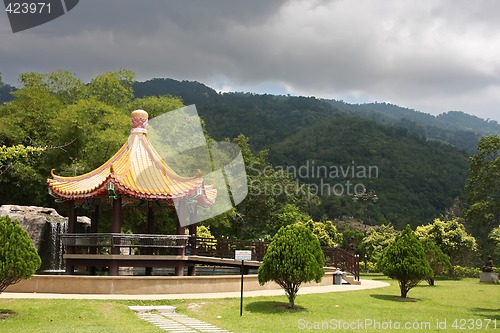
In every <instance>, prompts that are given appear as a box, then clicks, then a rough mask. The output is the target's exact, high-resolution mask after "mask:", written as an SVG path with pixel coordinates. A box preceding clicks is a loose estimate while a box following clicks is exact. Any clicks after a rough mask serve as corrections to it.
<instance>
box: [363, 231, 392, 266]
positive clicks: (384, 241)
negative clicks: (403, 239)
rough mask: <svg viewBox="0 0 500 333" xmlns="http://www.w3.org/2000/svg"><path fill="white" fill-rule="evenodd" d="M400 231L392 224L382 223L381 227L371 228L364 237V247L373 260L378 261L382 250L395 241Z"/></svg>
mask: <svg viewBox="0 0 500 333" xmlns="http://www.w3.org/2000/svg"><path fill="white" fill-rule="evenodd" d="M397 235H398V232H397V231H396V230H395V229H394V226H393V225H392V224H382V225H381V226H380V227H379V228H377V229H376V228H369V229H368V232H367V234H366V236H365V237H364V238H363V247H364V249H365V251H366V255H367V256H368V258H369V259H370V261H371V262H374V263H377V262H378V261H379V260H380V256H381V254H382V252H383V251H384V250H385V248H386V247H387V246H389V244H391V243H392V242H394V240H395V239H396V236H397Z"/></svg>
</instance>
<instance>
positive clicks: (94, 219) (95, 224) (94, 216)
mask: <svg viewBox="0 0 500 333" xmlns="http://www.w3.org/2000/svg"><path fill="white" fill-rule="evenodd" d="M99 206H100V202H99V201H96V202H95V204H94V209H93V210H92V213H91V215H90V232H91V233H93V234H96V233H97V232H98V230H99ZM89 253H90V254H97V247H95V246H92V247H90V250H89ZM89 273H90V275H96V267H95V266H91V267H89Z"/></svg>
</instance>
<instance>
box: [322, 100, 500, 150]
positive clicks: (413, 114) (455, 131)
mask: <svg viewBox="0 0 500 333" xmlns="http://www.w3.org/2000/svg"><path fill="white" fill-rule="evenodd" d="M328 102H329V103H330V104H331V105H333V106H334V107H336V108H338V109H340V110H344V111H348V112H351V113H352V114H354V115H356V116H360V117H363V118H367V119H371V120H374V121H376V122H378V123H382V124H389V125H394V126H398V127H403V128H407V129H408V130H410V131H412V132H414V133H416V134H418V135H421V136H424V137H426V138H427V139H428V140H435V141H440V142H443V143H447V144H450V145H452V146H454V147H456V148H457V149H461V150H465V151H467V152H468V153H469V154H471V153H474V152H475V150H476V146H477V143H478V142H479V139H480V138H481V137H482V136H487V135H492V134H500V124H499V123H498V122H497V121H494V120H484V119H481V118H479V117H476V116H473V115H469V114H466V113H464V112H461V111H449V112H445V113H442V114H440V115H438V116H433V115H431V114H428V113H424V112H419V111H415V110H412V109H408V108H403V107H400V106H397V105H393V104H388V103H367V104H348V103H345V102H342V101H336V100H328Z"/></svg>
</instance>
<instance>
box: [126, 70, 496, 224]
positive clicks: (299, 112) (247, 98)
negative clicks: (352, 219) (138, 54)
mask: <svg viewBox="0 0 500 333" xmlns="http://www.w3.org/2000/svg"><path fill="white" fill-rule="evenodd" d="M134 90H135V93H136V95H137V97H142V96H147V95H162V94H172V95H176V96H180V97H181V98H182V99H183V101H184V103H185V104H192V103H195V104H196V105H197V108H198V111H199V113H200V115H201V116H202V118H203V119H204V121H205V123H206V127H207V130H208V132H209V133H210V135H212V136H213V137H215V138H216V139H218V140H221V139H224V138H234V137H236V136H237V135H238V134H240V133H243V134H245V135H246V136H248V137H249V138H250V143H251V146H252V147H253V148H254V150H261V149H270V153H269V159H270V161H271V162H272V164H273V165H274V166H275V167H281V168H283V169H289V170H290V172H291V173H292V174H293V172H295V171H294V170H298V168H300V167H302V170H305V169H307V165H309V166H311V165H312V164H314V165H315V167H316V168H317V169H321V170H324V169H325V168H326V169H327V170H330V169H329V168H333V169H335V168H337V169H340V168H341V167H343V168H344V171H345V169H346V168H348V167H349V166H352V167H353V168H354V167H356V168H357V167H369V166H372V167H376V168H378V175H377V177H366V178H364V179H361V181H359V182H358V180H359V179H350V178H353V177H350V178H349V177H339V178H333V179H331V178H332V177H330V176H331V175H328V176H326V177H325V176H321V177H319V178H318V177H316V178H314V177H312V179H305V178H304V177H301V175H299V174H297V176H298V178H301V179H300V180H301V181H302V182H304V183H306V184H318V185H321V184H322V183H321V181H323V184H324V183H328V184H330V185H332V186H333V185H335V184H338V183H340V184H344V187H345V186H346V184H345V183H346V182H347V181H353V182H354V181H356V183H362V184H363V185H364V186H365V187H366V188H367V189H369V190H375V191H376V192H377V194H378V196H379V197H380V201H379V202H378V203H377V204H376V205H374V206H373V207H370V209H367V212H362V211H360V207H359V205H355V204H353V202H352V192H351V193H347V188H344V189H345V191H344V193H343V194H344V195H343V196H338V195H329V194H326V195H324V196H323V198H322V207H321V210H320V211H315V212H314V213H313V215H314V217H315V218H318V219H319V218H321V215H323V214H326V215H327V216H328V217H329V218H334V217H339V216H361V215H369V216H367V217H368V219H369V220H370V221H371V223H383V222H388V221H389V222H392V223H394V224H395V225H398V226H404V225H405V224H406V223H410V224H412V225H418V224H421V223H428V222H430V221H431V220H432V218H433V217H436V216H438V215H439V214H441V213H443V212H444V210H445V209H446V208H447V207H449V206H451V204H452V202H453V200H454V198H456V197H463V195H464V190H463V188H464V185H465V179H466V175H467V170H468V164H467V154H470V153H471V150H473V149H475V148H474V147H475V146H476V144H477V140H478V139H479V137H480V135H479V134H478V133H476V132H474V131H473V130H466V129H464V128H463V126H462V125H463V124H462V123H461V122H455V125H453V123H452V122H450V123H449V126H448V128H447V129H444V127H443V126H444V125H443V120H441V119H438V118H436V117H434V116H431V115H428V114H425V113H422V112H416V111H414V110H410V109H405V108H401V107H398V106H394V105H382V104H381V105H378V104H370V105H368V104H367V105H352V104H346V103H343V102H339V103H332V101H326V100H320V99H316V98H314V97H292V96H274V95H257V94H249V93H224V94H218V93H217V92H215V91H214V90H213V89H211V88H209V87H206V86H204V85H202V84H200V83H198V82H189V81H182V82H179V81H175V80H171V79H154V80H151V81H147V82H144V83H140V82H136V83H135V84H134ZM384 110H386V111H384ZM384 112H385V113H384ZM398 112H400V113H401V114H398ZM442 117H446V115H443V116H442ZM370 118H373V119H370ZM383 123H385V124H383ZM476 125H477V124H476ZM492 125H494V124H492ZM454 126H455V127H454ZM435 132H436V133H440V136H434V137H433V136H432V135H430V134H433V133H435ZM428 134H429V135H428ZM458 140H462V141H464V143H463V144H458V143H457V142H458ZM464 151H468V153H465V152H464ZM307 163H309V164H307ZM294 168H295V169H294ZM356 170H357V169H356ZM294 175H295V174H294ZM351 176H352V175H351ZM358 176H359V175H358ZM354 178H359V177H354ZM351 183H352V182H351ZM339 186H340V185H337V188H340V187H339ZM323 188H327V186H326V185H325V186H324V187H323ZM359 188H360V187H358V189H359ZM317 190H318V192H319V194H325V193H324V192H325V190H324V189H322V188H321V186H320V187H318V188H317ZM351 190H352V189H351Z"/></svg>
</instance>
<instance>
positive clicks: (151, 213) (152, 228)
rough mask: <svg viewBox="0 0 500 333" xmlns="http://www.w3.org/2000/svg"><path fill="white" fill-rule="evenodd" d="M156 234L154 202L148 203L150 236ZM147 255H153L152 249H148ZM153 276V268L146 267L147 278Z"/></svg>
mask: <svg viewBox="0 0 500 333" xmlns="http://www.w3.org/2000/svg"><path fill="white" fill-rule="evenodd" d="M154 233H155V216H154V211H153V201H148V234H154ZM146 253H147V254H153V252H152V250H151V249H146ZM151 275H153V267H146V276H151Z"/></svg>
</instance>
